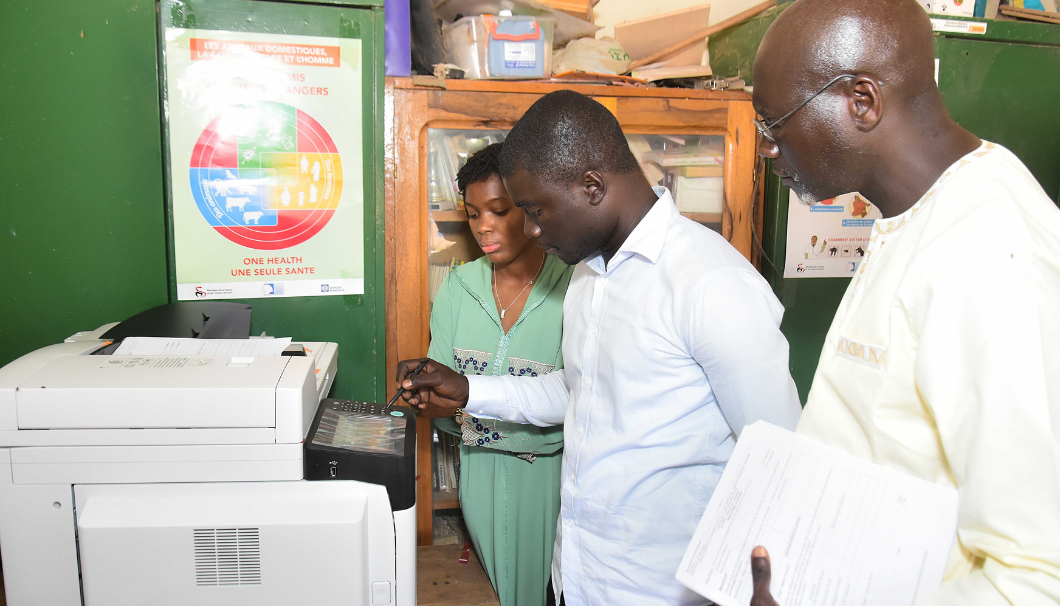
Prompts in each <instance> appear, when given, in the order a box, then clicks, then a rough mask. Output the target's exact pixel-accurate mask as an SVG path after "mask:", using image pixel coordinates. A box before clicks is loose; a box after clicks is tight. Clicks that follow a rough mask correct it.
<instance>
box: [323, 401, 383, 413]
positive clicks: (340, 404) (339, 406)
mask: <svg viewBox="0 0 1060 606" xmlns="http://www.w3.org/2000/svg"><path fill="white" fill-rule="evenodd" d="M331 408H333V409H335V410H341V411H342V412H356V413H362V414H370V415H378V414H383V407H382V406H381V405H379V404H373V403H369V402H358V401H355V400H335V401H333V402H331Z"/></svg>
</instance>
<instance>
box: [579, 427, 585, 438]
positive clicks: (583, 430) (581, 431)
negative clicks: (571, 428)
mask: <svg viewBox="0 0 1060 606" xmlns="http://www.w3.org/2000/svg"><path fill="white" fill-rule="evenodd" d="M583 433H585V428H584V427H582V426H581V425H579V426H578V435H579V436H580V435H582V434H583Z"/></svg>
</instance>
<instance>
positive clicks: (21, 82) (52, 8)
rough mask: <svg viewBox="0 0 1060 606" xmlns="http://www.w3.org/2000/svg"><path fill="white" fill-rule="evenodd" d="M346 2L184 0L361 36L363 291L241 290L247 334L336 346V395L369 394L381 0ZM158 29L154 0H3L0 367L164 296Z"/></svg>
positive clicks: (377, 369)
mask: <svg viewBox="0 0 1060 606" xmlns="http://www.w3.org/2000/svg"><path fill="white" fill-rule="evenodd" d="M192 4H194V5H195V6H192ZM332 4H335V3H334V2H333V3H332ZM342 4H345V5H349V6H342V7H338V6H326V7H325V6H315V5H312V4H311V3H308V2H307V3H298V2H245V1H243V0H229V1H228V2H224V3H222V2H219V1H217V0H206V1H204V2H202V3H199V2H196V3H190V2H183V3H182V6H185V8H188V9H189V10H191V9H193V8H195V7H199V9H200V10H199V11H198V13H199V14H198V16H199V17H200V18H201V19H205V18H206V17H207V16H209V15H207V13H210V14H213V12H216V13H218V14H221V13H225V12H226V11H227V13H230V14H233V15H236V16H237V17H238V21H239V23H240V24H241V26H245V27H251V26H253V25H254V24H255V23H259V22H261V23H266V24H268V25H269V28H268V31H273V32H278V33H279V32H284V31H286V29H284V28H288V27H290V28H295V29H299V31H297V32H292V33H301V34H313V35H330V36H340V35H341V36H347V37H359V38H361V39H362V40H363V41H364V43H365V57H366V62H365V66H364V74H365V80H364V82H363V83H362V86H363V90H364V91H365V92H364V95H365V97H364V99H363V100H362V103H363V104H364V107H367V108H375V111H374V112H366V113H365V116H364V123H363V128H364V131H363V132H364V145H365V147H364V150H363V154H362V156H363V158H364V166H363V174H364V176H365V177H364V181H365V183H367V184H368V186H367V187H366V189H365V197H364V207H365V230H364V232H365V264H366V272H365V295H357V296H353V295H351V296H333V297H300V298H290V299H271V300H269V299H253V300H250V301H247V303H249V304H251V305H253V306H254V316H253V317H254V320H253V322H252V324H251V330H252V332H253V334H259V333H260V332H262V331H266V332H268V334H272V335H277V336H293V337H294V338H296V339H300V340H306V341H324V340H327V341H335V342H337V343H338V344H339V349H340V355H339V369H340V372H339V375H340V376H339V377H338V378H337V380H336V382H335V387H334V390H333V395H335V396H336V397H357V398H361V399H365V400H379V399H381V398H382V397H384V395H385V394H384V391H385V389H384V388H385V384H386V383H389V382H387V381H384V380H383V374H384V371H385V358H384V356H383V303H384V298H383V292H384V289H383V267H382V249H383V246H382V232H383V224H382V221H383V219H382V211H381V207H382V157H381V155H380V154H378V153H374V150H379V149H382V127H381V124H382V116H381V107H382V103H381V100H382V61H381V60H376V58H379V59H381V56H382V35H383V19H382V9H381V5H382V0H343V1H342ZM222 5H223V6H222ZM363 5H379V6H377V7H373V8H370V9H369V10H365V9H364V8H360V6H363ZM206 6H208V7H209V8H208V9H207V8H205V7H206ZM226 7H227V8H226ZM270 19H275V20H278V21H275V22H274V21H270ZM263 20H264V21H263ZM199 25H202V26H205V25H206V21H203V20H200V21H199ZM344 28H345V29H344ZM228 29H233V28H232V27H229V28H228ZM302 30H304V31H302ZM347 30H349V31H347ZM157 32H158V23H157V14H156V12H155V2H154V1H153V0H93V1H92V2H85V1H83V0H53V1H51V2H41V1H40V0H0V73H2V74H3V75H4V77H3V79H2V80H0V366H3V365H5V364H7V363H8V362H10V361H11V360H13V359H14V358H17V357H19V356H21V355H23V354H25V353H28V352H30V351H33V350H35V349H38V348H40V347H43V346H45V345H50V344H52V343H56V342H59V341H62V340H63V339H64V338H65V337H67V336H69V335H71V334H73V333H75V332H77V331H80V330H90V329H94V328H97V327H99V326H100V325H102V324H105V323H108V322H116V321H121V320H124V319H126V318H128V317H129V316H132V315H134V314H136V313H139V312H141V311H143V310H145V309H148V308H150V307H153V306H155V305H160V304H163V303H167V302H168V301H169V295H170V284H169V283H168V279H169V277H168V276H167V268H168V266H167V242H166V238H167V236H166V234H167V228H166V210H165V202H164V200H165V191H164V185H163V159H162V134H161V128H162V122H161V116H160V102H159V73H158V67H157V62H158V40H157Z"/></svg>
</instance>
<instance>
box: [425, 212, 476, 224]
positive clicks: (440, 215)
mask: <svg viewBox="0 0 1060 606" xmlns="http://www.w3.org/2000/svg"><path fill="white" fill-rule="evenodd" d="M431 218H432V219H434V221H435V223H466V222H467V211H463V210H432V211H431Z"/></svg>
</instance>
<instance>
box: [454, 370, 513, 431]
mask: <svg viewBox="0 0 1060 606" xmlns="http://www.w3.org/2000/svg"><path fill="white" fill-rule="evenodd" d="M464 410H465V411H466V412H467V413H468V414H470V415H471V416H473V417H479V418H484V419H496V420H498V421H503V420H504V418H505V417H506V416H508V414H507V413H508V404H507V398H506V397H505V396H504V377H483V376H481V375H469V376H468V377H467V405H466V406H464Z"/></svg>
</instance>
